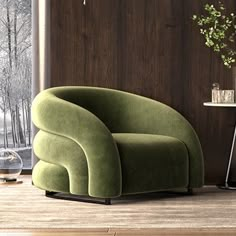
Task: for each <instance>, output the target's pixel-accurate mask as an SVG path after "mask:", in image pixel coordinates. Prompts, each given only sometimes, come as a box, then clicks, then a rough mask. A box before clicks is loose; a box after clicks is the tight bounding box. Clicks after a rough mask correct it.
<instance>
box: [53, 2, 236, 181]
mask: <svg viewBox="0 0 236 236" xmlns="http://www.w3.org/2000/svg"><path fill="white" fill-rule="evenodd" d="M207 2H209V3H217V2H218V0H201V1H199V0H193V1H189V0H87V5H86V6H83V5H82V1H78V0H51V75H52V84H51V86H61V85H91V86H102V87H108V88H117V89H121V90H125V91H129V92H133V93H137V94H141V95H144V96H147V97H150V98H153V99H156V100H158V101H161V102H164V103H166V104H168V105H170V106H172V107H173V108H175V109H177V110H178V111H179V112H180V113H181V114H183V115H184V116H185V117H186V118H187V119H188V120H189V121H190V123H191V124H192V125H193V127H194V128H195V129H196V131H197V134H198V135H199V138H200V141H201V144H202V147H203V152H204V157H205V167H206V168H205V170H206V174H205V179H206V183H213V184H216V183H220V182H223V181H224V177H225V173H226V166H227V161H228V157H229V152H230V144H231V139H232V135H233V126H234V123H235V121H236V111H235V109H231V108H230V109H225V108H210V107H204V106H203V102H205V101H210V100H211V85H212V83H213V82H219V83H220V86H221V87H222V88H223V89H231V88H233V81H232V73H231V71H230V70H228V69H226V68H224V67H223V65H222V63H221V62H220V60H219V58H218V57H217V56H216V55H215V54H214V53H212V52H211V50H210V49H208V48H207V47H205V46H204V40H203V38H202V36H201V35H200V34H199V29H198V28H197V27H196V26H195V25H194V24H193V22H192V20H191V17H192V15H193V14H200V13H203V4H205V3H207ZM222 2H223V3H224V4H225V6H226V8H227V9H228V10H229V12H230V11H234V12H235V11H236V1H235V0H222ZM235 166H236V163H234V167H233V172H234V173H235V176H232V178H233V179H236V167H235Z"/></svg>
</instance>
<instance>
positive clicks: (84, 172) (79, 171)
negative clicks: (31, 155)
mask: <svg viewBox="0 0 236 236" xmlns="http://www.w3.org/2000/svg"><path fill="white" fill-rule="evenodd" d="M34 143H35V145H34V144H33V146H34V152H35V154H36V155H37V156H39V157H40V159H41V160H43V161H44V162H47V163H51V164H56V165H60V166H62V167H64V168H65V169H66V170H67V172H68V177H69V183H70V186H69V189H70V193H73V194H81V195H82V194H83V195H87V194H88V166H87V160H86V157H85V155H84V152H83V150H82V149H81V147H80V146H79V145H78V144H77V143H76V142H74V141H73V140H71V139H68V138H65V137H62V136H60V135H54V134H51V133H47V132H44V131H42V130H41V131H39V132H38V133H37V135H36V136H35V138H34ZM49 153H50V155H49Z"/></svg>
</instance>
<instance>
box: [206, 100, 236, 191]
mask: <svg viewBox="0 0 236 236" xmlns="http://www.w3.org/2000/svg"><path fill="white" fill-rule="evenodd" d="M203 105H204V106H208V107H231V108H233V107H235V108H236V103H213V102H204V103H203ZM235 139H236V125H235V127H234V135H233V140H232V144H231V150H230V156H229V162H228V167H227V172H226V177H225V183H224V184H223V185H218V187H219V188H222V189H229V190H236V186H230V184H229V172H230V167H231V163H232V158H233V151H234V144H235Z"/></svg>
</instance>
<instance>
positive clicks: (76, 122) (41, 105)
mask: <svg viewBox="0 0 236 236" xmlns="http://www.w3.org/2000/svg"><path fill="white" fill-rule="evenodd" d="M32 121H33V123H34V124H35V125H36V126H37V127H38V128H39V129H41V130H43V131H46V132H50V133H53V134H57V135H61V136H64V137H67V138H69V139H72V140H74V141H75V142H76V143H77V144H78V145H80V147H81V148H82V150H83V151H84V154H85V156H86V159H87V164H88V176H89V181H88V193H89V195H90V196H93V197H102V198H109V197H117V196H120V195H121V191H122V190H121V189H122V179H121V178H122V177H121V176H122V175H121V165H120V157H119V153H118V149H117V146H116V144H115V142H114V140H113V137H112V135H111V133H110V131H109V130H108V129H107V127H106V126H105V125H104V123H103V122H102V121H101V120H100V119H98V118H97V117H96V116H95V115H94V114H92V113H91V112H89V111H88V110H86V109H84V108H82V107H80V106H78V105H76V104H73V103H71V102H68V101H65V100H63V99H61V98H59V97H57V96H55V95H54V94H52V93H50V92H48V91H47V90H46V91H44V92H41V93H40V94H39V95H38V96H37V97H36V98H35V99H34V101H33V104H32Z"/></svg>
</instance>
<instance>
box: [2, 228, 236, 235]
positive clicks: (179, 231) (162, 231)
mask: <svg viewBox="0 0 236 236" xmlns="http://www.w3.org/2000/svg"><path fill="white" fill-rule="evenodd" d="M146 235H150V236H175V235H176V236H202V235H203V236H204V235H205V236H226V235H229V236H235V235H236V229H139V230H137V229H116V230H114V229H108V230H104V232H102V231H101V230H96V229H86V230H77V231H65V230H60V231H57V230H46V231H41V230H14V231H13V230H5V231H3V230H0V236H146Z"/></svg>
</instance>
